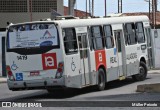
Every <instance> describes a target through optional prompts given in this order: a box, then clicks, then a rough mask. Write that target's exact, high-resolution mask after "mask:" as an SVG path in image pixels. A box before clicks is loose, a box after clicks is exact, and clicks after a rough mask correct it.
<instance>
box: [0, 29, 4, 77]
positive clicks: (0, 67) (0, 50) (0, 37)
mask: <svg viewBox="0 0 160 110" xmlns="http://www.w3.org/2000/svg"><path fill="white" fill-rule="evenodd" d="M3 36H5V32H0V76H2V37H3Z"/></svg>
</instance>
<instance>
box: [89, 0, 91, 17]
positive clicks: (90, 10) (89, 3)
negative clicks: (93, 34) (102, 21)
mask: <svg viewBox="0 0 160 110" xmlns="http://www.w3.org/2000/svg"><path fill="white" fill-rule="evenodd" d="M89 15H90V16H91V0H89Z"/></svg>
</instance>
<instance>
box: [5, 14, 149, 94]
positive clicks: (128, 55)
mask: <svg viewBox="0 0 160 110" xmlns="http://www.w3.org/2000/svg"><path fill="white" fill-rule="evenodd" d="M149 30H150V23H149V19H148V18H147V17H146V16H128V17H110V18H91V19H68V20H64V19H63V20H54V21H36V22H27V23H19V24H13V25H10V26H9V27H8V31H7V40H6V68H7V75H8V80H7V81H8V87H9V89H10V90H15V91H16V90H27V89H42V88H44V89H47V90H48V91H50V90H51V89H54V88H59V87H60V88H61V87H62V88H63V87H64V88H68V87H69V88H83V87H87V86H92V85H96V87H97V89H99V90H103V89H105V83H106V82H109V81H113V80H117V79H120V80H123V79H125V78H126V77H129V76H132V77H133V79H135V80H138V81H141V80H144V79H145V78H146V76H147V67H148V55H147V54H148V53H147V37H150V31H149Z"/></svg>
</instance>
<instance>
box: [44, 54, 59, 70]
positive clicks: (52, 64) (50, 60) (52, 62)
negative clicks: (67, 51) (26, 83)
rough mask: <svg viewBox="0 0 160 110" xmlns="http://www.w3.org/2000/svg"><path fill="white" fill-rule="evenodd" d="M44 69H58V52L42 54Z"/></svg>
mask: <svg viewBox="0 0 160 110" xmlns="http://www.w3.org/2000/svg"><path fill="white" fill-rule="evenodd" d="M42 65H43V69H44V70H46V69H57V58H56V53H47V54H42Z"/></svg>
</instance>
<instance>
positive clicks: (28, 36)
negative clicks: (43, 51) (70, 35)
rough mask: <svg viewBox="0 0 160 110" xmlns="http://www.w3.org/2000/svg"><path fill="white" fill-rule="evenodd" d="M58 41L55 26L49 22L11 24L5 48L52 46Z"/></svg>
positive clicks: (56, 44)
mask: <svg viewBox="0 0 160 110" xmlns="http://www.w3.org/2000/svg"><path fill="white" fill-rule="evenodd" d="M58 41H59V40H58V31H57V28H56V27H55V25H54V24H49V23H34V24H21V25H13V26H11V27H10V28H9V30H8V33H7V49H20V48H21V49H22V48H30V49H32V48H37V47H54V46H58V45H59V43H58Z"/></svg>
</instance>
